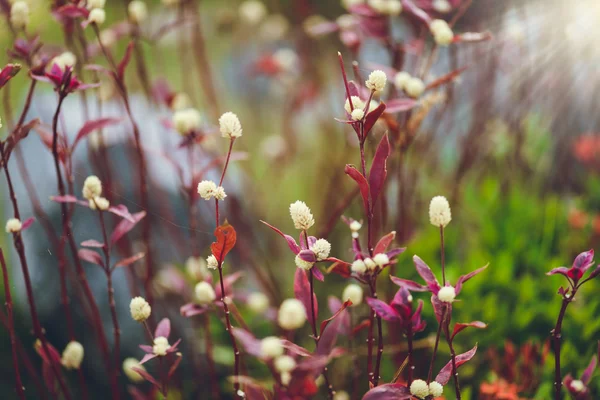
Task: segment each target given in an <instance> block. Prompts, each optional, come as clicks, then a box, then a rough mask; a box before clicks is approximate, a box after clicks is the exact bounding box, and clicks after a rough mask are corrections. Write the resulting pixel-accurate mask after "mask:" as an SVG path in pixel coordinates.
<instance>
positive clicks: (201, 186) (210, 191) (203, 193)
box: [198, 181, 225, 200]
mask: <svg viewBox="0 0 600 400" xmlns="http://www.w3.org/2000/svg"><path fill="white" fill-rule="evenodd" d="M224 192H225V191H223V194H225V193H224ZM198 194H199V195H200V197H202V198H203V199H204V200H210V199H211V198H213V197H215V196H216V194H217V184H216V183H214V182H213V181H202V182H200V183H198Z"/></svg>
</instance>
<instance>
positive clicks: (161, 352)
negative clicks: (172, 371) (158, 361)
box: [152, 336, 171, 356]
mask: <svg viewBox="0 0 600 400" xmlns="http://www.w3.org/2000/svg"><path fill="white" fill-rule="evenodd" d="M170 347H171V345H170V344H169V339H167V338H166V337H164V336H159V337H156V338H154V345H153V346H152V352H153V353H154V354H155V355H157V356H166V355H167V350H169V348H170Z"/></svg>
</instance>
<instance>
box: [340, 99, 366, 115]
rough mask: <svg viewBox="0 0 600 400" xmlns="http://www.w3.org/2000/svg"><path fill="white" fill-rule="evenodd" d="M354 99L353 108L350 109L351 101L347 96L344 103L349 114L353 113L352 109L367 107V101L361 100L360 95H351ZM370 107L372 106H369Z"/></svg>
mask: <svg viewBox="0 0 600 400" xmlns="http://www.w3.org/2000/svg"><path fill="white" fill-rule="evenodd" d="M350 98H351V99H352V109H350V101H349V100H348V99H347V98H346V103H344V109H345V110H346V112H347V113H348V114H350V113H352V110H356V109H360V110H362V109H363V108H365V102H364V101H362V100H361V98H360V97H358V96H351V97H350ZM369 108H370V107H369Z"/></svg>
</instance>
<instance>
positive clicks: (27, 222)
mask: <svg viewBox="0 0 600 400" xmlns="http://www.w3.org/2000/svg"><path fill="white" fill-rule="evenodd" d="M34 222H35V218H33V217H29V218H27V219H26V220H25V221H23V224H21V232H23V231H24V230H25V229H27V228H29V227H30V226H31V225H33V223H34Z"/></svg>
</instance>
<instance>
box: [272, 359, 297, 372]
mask: <svg viewBox="0 0 600 400" xmlns="http://www.w3.org/2000/svg"><path fill="white" fill-rule="evenodd" d="M273 364H274V365H275V370H276V371H277V372H280V373H281V372H291V371H293V370H294V368H296V360H294V358H293V357H291V356H288V355H283V356H279V357H277V358H276V359H275V362H273Z"/></svg>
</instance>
